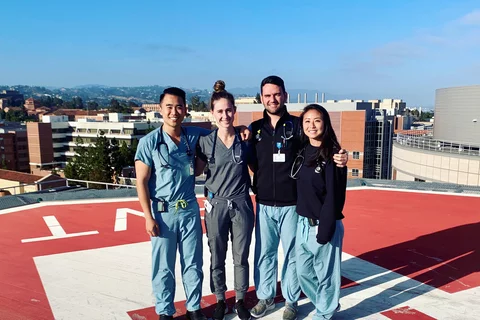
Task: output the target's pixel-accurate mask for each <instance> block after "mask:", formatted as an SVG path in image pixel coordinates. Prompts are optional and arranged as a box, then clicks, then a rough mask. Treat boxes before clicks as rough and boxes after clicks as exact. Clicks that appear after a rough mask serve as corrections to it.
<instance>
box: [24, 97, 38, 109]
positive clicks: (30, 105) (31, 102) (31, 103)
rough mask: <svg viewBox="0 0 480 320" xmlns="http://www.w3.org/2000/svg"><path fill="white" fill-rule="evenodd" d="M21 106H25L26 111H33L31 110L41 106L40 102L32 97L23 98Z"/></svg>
mask: <svg viewBox="0 0 480 320" xmlns="http://www.w3.org/2000/svg"><path fill="white" fill-rule="evenodd" d="M23 106H24V107H25V110H27V111H33V110H35V109H37V108H40V107H41V105H40V102H39V101H38V100H35V99H33V98H28V99H27V100H25V103H24V104H23Z"/></svg>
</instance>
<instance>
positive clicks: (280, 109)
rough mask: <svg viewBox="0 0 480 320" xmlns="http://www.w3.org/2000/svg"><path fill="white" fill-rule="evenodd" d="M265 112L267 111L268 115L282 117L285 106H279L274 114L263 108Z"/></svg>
mask: <svg viewBox="0 0 480 320" xmlns="http://www.w3.org/2000/svg"><path fill="white" fill-rule="evenodd" d="M265 110H266V111H267V113H268V114H270V115H272V116H279V115H282V114H283V113H284V112H285V110H286V107H285V105H282V106H280V108H278V109H277V110H276V111H274V112H271V111H270V110H268V108H265Z"/></svg>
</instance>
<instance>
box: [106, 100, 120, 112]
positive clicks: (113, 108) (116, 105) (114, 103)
mask: <svg viewBox="0 0 480 320" xmlns="http://www.w3.org/2000/svg"><path fill="white" fill-rule="evenodd" d="M121 109H122V107H121V106H120V102H118V100H117V99H112V100H110V106H109V107H108V111H110V112H121Z"/></svg>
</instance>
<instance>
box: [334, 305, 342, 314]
mask: <svg viewBox="0 0 480 320" xmlns="http://www.w3.org/2000/svg"><path fill="white" fill-rule="evenodd" d="M340 309H342V306H341V305H340V303H339V304H338V306H337V307H336V308H335V311H333V312H334V313H335V312H338V311H340Z"/></svg>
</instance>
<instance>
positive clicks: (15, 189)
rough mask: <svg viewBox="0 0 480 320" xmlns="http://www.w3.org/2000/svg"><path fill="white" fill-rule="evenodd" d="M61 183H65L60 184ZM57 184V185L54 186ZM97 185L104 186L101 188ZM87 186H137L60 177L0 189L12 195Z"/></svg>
mask: <svg viewBox="0 0 480 320" xmlns="http://www.w3.org/2000/svg"><path fill="white" fill-rule="evenodd" d="M59 183H64V185H59ZM54 184H56V186H52V185H54ZM95 186H103V187H101V188H98V187H95ZM28 187H34V188H35V190H31V191H25V189H28ZM81 187H86V188H87V189H90V188H95V189H104V190H112V189H120V188H136V186H135V185H128V184H116V183H107V182H97V181H86V180H76V179H68V178H67V179H58V180H50V181H40V182H34V183H21V184H17V185H14V186H9V187H2V188H0V191H8V192H10V193H11V194H12V195H16V194H24V193H29V192H39V191H48V190H51V191H52V192H53V191H60V190H61V189H62V188H67V189H73V188H81Z"/></svg>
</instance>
